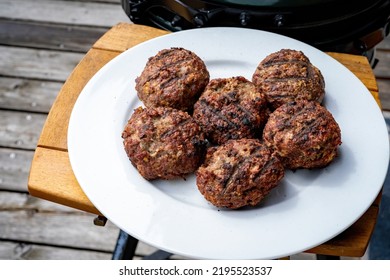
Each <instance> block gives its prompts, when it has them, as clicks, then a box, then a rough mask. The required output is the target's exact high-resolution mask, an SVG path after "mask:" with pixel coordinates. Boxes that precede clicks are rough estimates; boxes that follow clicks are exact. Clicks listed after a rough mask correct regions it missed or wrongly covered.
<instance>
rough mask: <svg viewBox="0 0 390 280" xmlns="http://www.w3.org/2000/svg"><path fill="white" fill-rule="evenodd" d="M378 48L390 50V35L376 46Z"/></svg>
mask: <svg viewBox="0 0 390 280" xmlns="http://www.w3.org/2000/svg"><path fill="white" fill-rule="evenodd" d="M376 49H377V50H381V51H389V50H390V37H389V36H387V37H386V38H385V39H384V40H383V41H382V42H380V43H379V44H378V45H377V46H376Z"/></svg>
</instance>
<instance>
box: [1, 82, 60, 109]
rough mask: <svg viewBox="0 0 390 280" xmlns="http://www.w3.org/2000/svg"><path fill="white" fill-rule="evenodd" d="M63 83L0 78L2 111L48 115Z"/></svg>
mask: <svg viewBox="0 0 390 280" xmlns="http://www.w3.org/2000/svg"><path fill="white" fill-rule="evenodd" d="M61 87H62V83H61V82H51V81H37V80H31V79H23V78H6V77H0V109H6V110H10V109H11V110H18V111H26V112H39V113H48V112H49V110H50V108H51V106H52V105H53V102H54V100H55V98H56V96H57V94H58V92H59V91H60V89H61Z"/></svg>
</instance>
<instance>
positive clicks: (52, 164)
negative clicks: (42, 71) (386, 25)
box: [28, 23, 381, 257]
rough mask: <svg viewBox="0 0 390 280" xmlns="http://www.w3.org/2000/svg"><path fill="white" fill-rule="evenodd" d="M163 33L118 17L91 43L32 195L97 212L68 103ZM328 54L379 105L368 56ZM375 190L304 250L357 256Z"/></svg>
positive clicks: (46, 137) (55, 120) (64, 96)
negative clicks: (74, 156)
mask: <svg viewBox="0 0 390 280" xmlns="http://www.w3.org/2000/svg"><path fill="white" fill-rule="evenodd" d="M168 33H169V32H167V31H163V30H160V29H156V28H152V27H147V26H142V25H136V24H128V23H119V24H118V25H116V26H114V27H113V28H111V29H110V30H109V31H108V32H107V33H105V34H104V35H103V36H102V37H101V38H100V39H99V40H98V41H97V42H96V43H95V44H94V45H93V46H92V48H91V49H90V50H89V51H88V53H87V54H86V55H85V57H84V58H83V59H82V60H81V61H80V63H79V64H78V65H77V67H76V68H75V69H74V70H73V72H72V73H71V75H70V76H69V78H68V79H67V81H66V82H65V84H64V85H63V87H62V89H61V90H60V92H59V94H58V96H57V98H56V100H55V102H54V104H53V106H52V108H51V110H50V113H49V115H48V118H47V120H46V123H45V125H44V127H43V130H42V133H41V136H40V139H39V141H38V144H37V148H36V151H35V154H34V158H33V161H32V164H31V169H30V176H29V180H28V189H29V192H30V194H31V195H33V196H36V197H39V198H42V199H46V200H50V201H53V202H56V203H59V204H63V205H67V206H70V207H73V208H77V209H80V210H84V211H87V212H90V213H94V214H97V215H101V213H100V212H99V211H98V210H97V209H96V207H95V206H94V205H93V204H92V203H91V202H90V201H89V199H88V198H87V196H86V195H85V194H84V192H83V191H82V189H81V187H80V185H79V184H78V182H77V180H76V178H75V176H74V173H73V171H72V168H71V165H70V162H69V157H68V146H67V131H68V123H69V118H70V115H71V112H72V109H73V106H74V104H75V102H76V100H77V97H78V96H79V94H80V92H81V90H82V89H83V88H84V86H85V85H86V84H87V82H88V81H89V79H90V78H92V76H93V75H94V74H95V73H96V72H97V71H98V70H99V69H100V68H101V67H103V66H104V65H105V64H106V63H107V62H109V61H110V60H111V59H113V58H114V57H116V56H117V55H119V54H120V53H122V52H123V51H125V50H127V49H129V48H131V47H133V46H135V45H137V44H139V43H141V42H144V41H146V40H149V39H151V38H155V37H158V36H162V35H165V34H168ZM328 54H329V55H330V56H332V57H333V58H335V59H337V60H338V61H339V62H341V63H342V64H344V65H345V66H346V67H347V68H349V69H350V70H351V71H352V72H353V73H354V74H355V75H356V76H357V77H358V78H359V79H360V80H361V81H362V82H363V83H364V85H365V86H366V87H367V88H368V90H369V91H370V92H371V94H372V95H373V97H374V98H375V100H376V101H377V103H378V105H379V106H380V101H379V97H378V87H377V84H376V80H375V76H374V74H373V72H372V69H371V67H370V65H369V63H368V61H367V59H366V58H365V57H362V56H355V55H349V54H341V53H328ZM380 196H381V195H379V196H378V198H377V199H376V200H375V202H374V203H373V204H372V206H371V207H370V208H369V209H368V210H367V212H366V213H365V214H364V215H363V216H362V217H361V218H360V219H359V220H358V221H357V222H355V223H354V224H353V225H352V226H351V227H350V228H348V229H347V230H345V231H344V232H343V233H341V234H340V235H338V236H336V237H335V238H333V239H331V240H330V241H328V242H326V243H324V244H322V245H320V246H317V247H315V248H312V249H310V250H308V251H306V252H309V253H315V254H324V255H333V256H348V257H361V256H362V255H363V254H364V253H365V251H366V248H367V246H368V243H369V240H370V238H371V235H372V232H373V230H374V226H375V223H376V219H377V216H378V211H379V202H380Z"/></svg>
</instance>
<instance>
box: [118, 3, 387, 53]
mask: <svg viewBox="0 0 390 280" xmlns="http://www.w3.org/2000/svg"><path fill="white" fill-rule="evenodd" d="M121 1H122V6H123V9H124V11H125V12H126V14H127V15H128V16H129V18H130V20H131V21H132V22H134V23H139V24H144V25H149V26H154V27H159V28H162V29H165V30H169V31H181V30H186V29H191V28H201V27H214V26H230V27H246V28H253V29H260V30H266V31H271V32H275V33H279V34H282V35H286V36H289V37H292V38H295V39H298V40H300V41H303V42H306V43H308V44H310V45H312V46H314V47H316V48H318V49H320V50H323V51H335V52H343V53H352V54H360V55H366V56H367V57H368V58H369V59H370V60H371V58H372V53H373V49H374V47H375V46H376V45H377V44H378V43H379V42H381V41H382V40H383V39H384V38H385V37H386V36H387V35H388V33H389V29H390V28H389V21H390V0H366V1H360V0H341V1H340V0H339V1H337V0H311V1H305V0H295V1H294V0H263V1H256V0H243V1H237V0H213V1H199V0H191V1H188V0H181V1H179V0H154V1H153V0H121Z"/></svg>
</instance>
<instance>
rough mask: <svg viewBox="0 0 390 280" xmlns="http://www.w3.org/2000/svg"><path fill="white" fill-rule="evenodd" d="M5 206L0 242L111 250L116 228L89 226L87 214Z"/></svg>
mask: <svg viewBox="0 0 390 280" xmlns="http://www.w3.org/2000/svg"><path fill="white" fill-rule="evenodd" d="M18 195H21V194H18V193H13V196H18ZM8 206H9V208H7V209H2V210H1V211H0V239H3V240H11V241H17V242H23V241H27V242H33V243H39V244H46V245H60V246H64V247H71V248H79V249H91V250H97V251H106V252H112V251H113V249H114V247H115V242H116V239H117V236H118V232H119V230H118V228H117V227H115V226H114V225H113V224H112V223H110V222H107V224H106V226H104V227H98V226H95V225H93V218H94V216H93V215H91V214H88V213H85V212H81V211H79V212H75V211H72V212H63V211H58V210H55V211H53V210H47V209H41V208H31V207H29V206H28V205H26V204H20V203H17V204H16V205H8ZM10 221H18V222H17V223H15V222H12V223H10Z"/></svg>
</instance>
